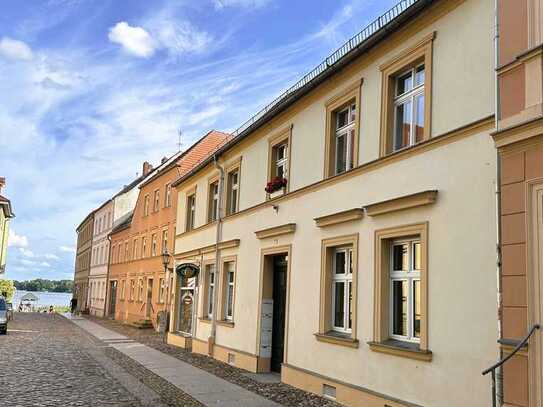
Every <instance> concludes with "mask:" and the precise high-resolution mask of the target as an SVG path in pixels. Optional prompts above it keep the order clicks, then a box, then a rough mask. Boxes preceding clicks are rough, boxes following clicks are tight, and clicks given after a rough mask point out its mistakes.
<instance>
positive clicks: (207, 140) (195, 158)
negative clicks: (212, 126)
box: [177, 130, 232, 177]
mask: <svg viewBox="0 0 543 407" xmlns="http://www.w3.org/2000/svg"><path fill="white" fill-rule="evenodd" d="M231 139H232V135H231V134H227V133H223V132H221V131H217V130H212V131H210V132H209V133H207V134H206V135H205V136H204V137H202V138H201V139H200V140H199V141H197V142H196V143H195V144H194V145H193V146H192V147H191V148H190V149H189V150H187V151H186V152H185V154H183V155H182V156H181V157H180V158H179V159H178V160H177V167H178V168H179V176H180V177H182V176H183V175H185V174H187V173H188V172H189V171H191V170H192V169H193V168H194V167H195V166H196V165H197V164H199V163H200V162H202V161H203V160H205V159H206V158H207V157H209V156H210V155H212V154H213V153H214V152H215V151H216V150H217V149H218V148H219V147H222V146H223V145H224V144H226V143H227V142H228V141H229V140H231Z"/></svg>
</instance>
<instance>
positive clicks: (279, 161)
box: [273, 140, 289, 179]
mask: <svg viewBox="0 0 543 407" xmlns="http://www.w3.org/2000/svg"><path fill="white" fill-rule="evenodd" d="M273 148H275V174H274V176H275V177H278V176H279V168H282V169H283V178H285V179H288V154H289V151H288V141H287V140H285V141H284V142H282V143H279V144H277V145H275V146H274V147H273ZM281 148H284V149H285V154H284V156H283V158H278V157H279V154H278V152H279V150H280V149H281Z"/></svg>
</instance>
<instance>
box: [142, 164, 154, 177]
mask: <svg viewBox="0 0 543 407" xmlns="http://www.w3.org/2000/svg"><path fill="white" fill-rule="evenodd" d="M152 169H153V166H152V165H151V164H149V162H147V161H145V162H144V163H143V176H146V175H147V174H149V173H150V172H151V170H152Z"/></svg>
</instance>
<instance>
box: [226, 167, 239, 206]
mask: <svg viewBox="0 0 543 407" xmlns="http://www.w3.org/2000/svg"><path fill="white" fill-rule="evenodd" d="M234 175H236V183H235V184H234V183H233V182H232V178H233V176H234ZM228 177H229V180H228V182H229V184H230V202H229V206H230V208H229V210H228V213H230V214H232V213H236V212H237V211H238V209H239V193H238V192H239V169H235V170H233V171H230V172H229V173H228ZM234 196H235V197H236V200H235V201H234ZM233 202H236V205H235V207H234V206H233Z"/></svg>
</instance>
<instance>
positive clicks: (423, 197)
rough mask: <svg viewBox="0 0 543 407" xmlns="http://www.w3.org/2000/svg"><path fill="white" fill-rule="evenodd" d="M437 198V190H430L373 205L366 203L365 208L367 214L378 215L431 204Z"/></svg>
mask: <svg viewBox="0 0 543 407" xmlns="http://www.w3.org/2000/svg"><path fill="white" fill-rule="evenodd" d="M436 200H437V190H428V191H422V192H417V193H415V194H411V195H405V196H401V197H398V198H392V199H388V200H386V201H382V202H376V203H374V204H371V205H366V206H365V207H364V209H365V210H366V214H368V216H377V215H384V214H386V213H390V212H397V211H401V210H404V209H410V208H416V207H417V206H424V205H430V204H433V203H434V202H435V201H436Z"/></svg>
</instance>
